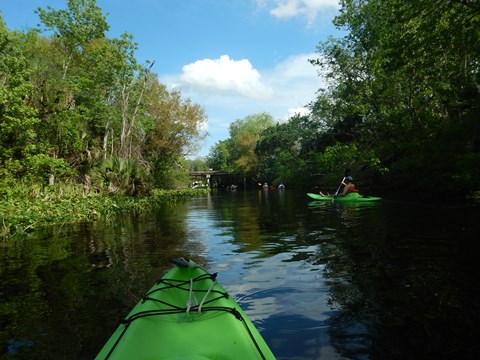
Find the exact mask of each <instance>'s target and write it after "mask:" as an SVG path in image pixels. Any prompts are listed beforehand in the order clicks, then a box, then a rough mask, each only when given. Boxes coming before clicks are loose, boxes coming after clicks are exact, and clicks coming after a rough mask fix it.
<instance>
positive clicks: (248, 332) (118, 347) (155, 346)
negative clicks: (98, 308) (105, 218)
mask: <svg viewBox="0 0 480 360" xmlns="http://www.w3.org/2000/svg"><path fill="white" fill-rule="evenodd" d="M186 262H187V263H188V267H180V266H178V267H175V268H173V269H172V270H170V271H169V272H168V273H167V274H165V275H164V276H163V277H162V278H161V279H160V280H159V281H158V282H157V283H156V284H155V285H154V286H153V287H152V288H151V289H150V291H148V293H147V294H146V295H145V296H144V297H143V299H142V300H140V301H139V302H138V304H137V305H136V306H135V307H134V308H133V310H132V311H131V312H130V313H129V314H128V316H127V317H126V319H125V320H124V321H123V322H122V324H121V325H120V326H119V327H118V328H117V330H116V331H115V332H114V333H113V335H112V336H111V337H110V339H109V340H108V341H107V343H106V344H105V346H104V347H103V349H102V350H101V351H100V353H99V354H98V356H97V359H275V357H274V355H273V353H272V352H271V350H270V349H269V347H268V345H267V344H266V342H265V341H264V339H263V338H262V337H261V335H260V333H259V332H258V331H257V329H256V328H255V327H254V325H253V324H252V323H251V321H250V320H249V319H248V317H247V316H246V314H245V313H244V312H243V310H242V309H241V308H240V306H239V305H238V304H237V303H236V302H235V300H234V299H233V298H231V297H230V296H229V295H228V293H227V292H226V291H225V289H224V288H223V287H222V286H221V285H220V284H219V283H218V282H217V281H216V274H210V273H208V272H207V271H205V270H204V269H202V268H200V267H197V266H196V265H195V263H194V262H193V261H191V260H186Z"/></svg>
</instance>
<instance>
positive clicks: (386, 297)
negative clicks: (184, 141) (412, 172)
mask: <svg viewBox="0 0 480 360" xmlns="http://www.w3.org/2000/svg"><path fill="white" fill-rule="evenodd" d="M479 215H480V209H479V207H478V206H473V207H472V206H458V207H439V206H426V205H423V204H411V203H410V204H408V203H402V202H389V201H383V202H381V203H378V204H368V203H365V204H356V205H352V204H337V203H325V202H321V203H318V202H310V201H309V199H308V198H307V197H306V196H305V194H304V193H300V192H297V193H296V192H293V191H282V192H278V191H263V190H261V191H258V192H256V191H255V192H243V191H236V192H219V193H212V195H210V196H208V197H205V198H198V199H193V200H191V201H187V202H185V203H181V204H177V205H174V206H165V207H162V208H160V209H157V210H156V211H154V212H152V213H150V214H145V215H143V216H137V217H133V216H125V217H122V218H118V219H117V220H116V221H115V222H113V223H111V222H109V223H103V222H97V223H89V224H79V225H77V226H68V227H67V226H65V227H52V228H47V229H44V230H42V231H39V232H37V233H35V234H33V235H32V236H31V237H29V238H26V239H23V240H15V241H11V242H2V243H0V272H1V278H2V282H1V283H0V297H1V299H0V300H1V301H0V341H1V343H2V348H3V356H4V357H5V358H6V359H90V358H93V357H94V356H95V354H96V353H97V352H98V350H99V349H100V347H101V346H102V345H103V344H104V342H105V341H106V339H107V338H108V336H110V334H111V333H112V331H113V330H114V329H115V328H116V326H117V325H118V324H119V321H120V319H121V318H123V316H125V315H126V314H127V313H128V311H129V310H130V309H131V307H132V306H133V305H134V304H135V303H136V302H137V301H138V299H139V298H140V297H141V296H142V295H143V294H144V292H145V291H146V290H147V289H148V288H149V287H150V286H151V285H152V284H153V283H154V281H155V280H157V278H158V277H159V276H161V274H162V273H163V272H164V271H165V270H167V268H169V267H170V265H169V263H168V259H169V258H170V257H172V256H184V255H185V256H190V257H192V258H194V259H195V260H196V261H197V262H199V263H200V264H202V265H203V266H205V267H207V268H209V269H211V271H215V272H217V271H218V272H219V281H220V282H221V283H222V284H223V285H224V286H225V287H226V289H227V290H228V291H229V292H230V294H231V295H232V296H234V297H235V299H237V301H238V302H239V304H240V305H241V306H242V307H243V308H244V309H245V310H246V312H247V314H248V315H249V317H250V318H251V319H252V321H253V322H254V323H255V325H256V326H257V327H258V329H259V330H260V331H261V333H262V335H263V336H264V338H265V339H266V341H267V342H268V343H269V345H270V347H271V348H272V350H273V352H274V353H275V354H276V356H277V358H278V359H326V360H332V359H381V360H383V359H447V358H449V359H451V358H454V359H477V358H480V344H479V343H478V336H479V331H478V323H479V320H480V290H479V289H480V286H479V285H480V284H479V279H480V277H479V270H478V268H477V265H476V264H477V259H478V255H477V252H476V249H477V246H476V242H477V241H478V238H479V236H478V235H479V227H480V225H479V222H478V219H480V216H479Z"/></svg>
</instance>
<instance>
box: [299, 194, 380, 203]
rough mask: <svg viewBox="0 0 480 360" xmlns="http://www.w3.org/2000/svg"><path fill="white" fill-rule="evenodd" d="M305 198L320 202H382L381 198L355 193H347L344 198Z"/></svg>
mask: <svg viewBox="0 0 480 360" xmlns="http://www.w3.org/2000/svg"><path fill="white" fill-rule="evenodd" d="M307 196H309V197H311V198H312V199H315V200H320V201H339V202H343V201H345V202H346V201H349V202H350V201H351V202H363V201H379V200H382V198H381V197H375V196H366V195H360V194H359V193H357V192H351V193H348V194H347V195H345V196H324V195H320V194H315V193H307Z"/></svg>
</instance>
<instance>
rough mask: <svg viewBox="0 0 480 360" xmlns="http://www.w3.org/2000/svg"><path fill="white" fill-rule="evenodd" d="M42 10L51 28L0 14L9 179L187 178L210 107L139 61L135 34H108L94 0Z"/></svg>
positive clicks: (1, 106) (162, 183) (112, 181)
mask: <svg viewBox="0 0 480 360" xmlns="http://www.w3.org/2000/svg"><path fill="white" fill-rule="evenodd" d="M37 14H38V16H39V18H40V21H41V23H42V24H43V27H44V29H32V30H29V31H28V32H24V33H23V32H18V31H10V30H8V29H7V28H6V26H5V24H4V22H3V19H2V18H1V16H0V130H1V131H0V177H1V178H2V179H3V181H7V180H8V179H16V180H21V181H24V182H28V183H39V184H48V183H50V184H53V183H56V182H58V181H61V182H70V183H72V182H73V183H83V184H84V185H85V186H86V187H87V188H89V189H90V188H92V187H93V188H94V189H95V190H98V191H103V190H105V191H110V190H111V191H112V192H113V193H115V194H120V193H121V194H127V195H136V194H139V193H145V192H146V191H147V189H149V188H152V187H153V186H156V187H173V188H175V187H179V185H185V184H179V182H178V179H179V177H178V176H177V172H178V171H183V172H184V173H186V169H185V168H184V167H182V162H183V159H184V158H185V156H186V155H188V154H189V152H190V151H191V150H193V148H194V146H195V145H196V144H197V143H198V140H200V139H201V138H202V137H203V136H204V134H203V133H202V131H201V128H202V124H203V122H204V121H205V120H206V119H205V114H204V111H203V109H202V108H201V107H200V106H199V105H196V104H193V103H191V102H190V100H184V99H182V97H181V94H180V93H178V92H176V91H173V92H170V91H168V90H167V89H166V86H165V85H163V84H161V83H159V82H158V79H157V77H156V76H155V74H153V73H152V72H151V69H152V66H153V65H154V64H153V63H150V62H147V63H146V64H143V65H142V64H139V63H138V62H137V60H136V58H135V51H136V49H137V44H136V43H135V42H134V40H133V37H132V36H131V35H130V34H128V33H125V34H122V35H121V36H120V37H119V38H113V39H110V38H107V36H106V31H107V30H108V29H109V25H108V23H107V21H106V18H105V15H103V13H102V11H101V9H100V8H99V7H98V6H97V5H96V0H68V1H67V9H65V10H55V9H53V8H51V7H47V8H46V9H42V8H39V9H38V10H37ZM41 30H45V31H46V34H47V35H48V37H45V36H42V35H41ZM178 169H180V170H178ZM102 177H103V181H94V180H98V179H100V178H102ZM183 178H185V177H183ZM6 179H7V180H6ZM187 181H188V176H187Z"/></svg>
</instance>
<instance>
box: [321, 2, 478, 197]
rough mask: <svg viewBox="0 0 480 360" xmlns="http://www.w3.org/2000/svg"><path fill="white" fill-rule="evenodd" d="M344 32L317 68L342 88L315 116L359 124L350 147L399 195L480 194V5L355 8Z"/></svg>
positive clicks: (340, 22)
mask: <svg viewBox="0 0 480 360" xmlns="http://www.w3.org/2000/svg"><path fill="white" fill-rule="evenodd" d="M335 24H336V25H337V26H338V27H340V28H343V29H345V30H348V34H347V35H346V36H345V37H344V38H343V39H337V40H330V41H327V42H325V43H321V44H320V45H319V47H318V52H319V54H320V57H319V58H318V59H316V60H313V61H312V62H313V63H314V64H316V65H319V66H322V67H323V68H324V69H327V70H328V74H329V77H330V79H331V84H332V86H331V87H330V88H329V89H327V90H326V91H325V92H323V93H322V94H321V95H320V96H319V97H318V99H317V101H316V102H315V103H314V104H313V112H314V115H315V116H317V117H320V118H323V119H329V120H328V121H329V122H330V123H331V124H333V126H335V124H339V123H342V122H345V121H349V122H350V126H349V127H348V129H349V131H348V132H349V135H350V137H349V138H348V137H346V138H344V139H343V140H341V142H342V143H350V144H352V143H353V144H355V146H356V147H357V149H358V150H359V151H360V154H359V155H360V156H361V154H364V155H363V156H366V157H367V158H370V161H367V163H370V164H371V163H372V162H373V163H374V164H377V163H378V164H379V165H380V167H381V169H382V170H384V171H383V175H384V176H383V177H382V178H379V179H378V180H382V181H383V183H384V185H385V184H387V183H388V186H389V187H390V188H396V189H401V190H411V189H412V190H421V191H430V192H433V191H436V190H441V191H462V192H468V191H471V190H478V189H479V187H480V182H479V179H480V173H479V171H480V170H479V169H480V128H479V126H480V123H479V118H480V66H479V61H480V27H479V25H480V4H479V3H478V2H474V1H436V0H420V1H404V0H394V1H388V2H385V1H380V0H369V1H358V0H357V1H353V0H345V1H342V11H341V15H339V16H338V17H337V18H336V19H335ZM348 129H347V130H348ZM343 133H344V134H345V132H343ZM360 160H361V157H360Z"/></svg>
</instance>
